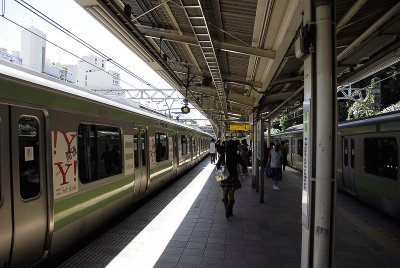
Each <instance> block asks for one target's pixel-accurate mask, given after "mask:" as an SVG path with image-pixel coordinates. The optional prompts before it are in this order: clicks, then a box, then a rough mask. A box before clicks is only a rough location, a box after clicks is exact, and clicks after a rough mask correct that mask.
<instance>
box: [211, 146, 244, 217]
mask: <svg viewBox="0 0 400 268" xmlns="http://www.w3.org/2000/svg"><path fill="white" fill-rule="evenodd" d="M236 151H237V144H236V142H235V141H233V140H230V141H228V142H227V143H226V153H225V158H226V159H225V168H226V169H228V172H229V176H228V177H227V178H226V179H224V180H221V182H220V187H221V194H222V202H223V203H224V206H225V217H226V218H229V217H231V216H233V205H234V204H235V191H236V190H237V189H239V188H241V187H242V185H241V183H240V181H239V178H238V176H239V175H238V171H237V165H238V163H239V164H241V165H242V166H243V167H244V162H243V159H242V157H240V155H238V154H237V153H236ZM222 162H223V161H222V157H220V159H218V162H217V169H219V168H220V167H221V165H222Z"/></svg>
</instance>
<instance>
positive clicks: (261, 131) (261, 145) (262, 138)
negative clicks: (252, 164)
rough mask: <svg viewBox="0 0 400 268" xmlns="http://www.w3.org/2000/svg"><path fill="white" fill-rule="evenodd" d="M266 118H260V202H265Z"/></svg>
mask: <svg viewBox="0 0 400 268" xmlns="http://www.w3.org/2000/svg"><path fill="white" fill-rule="evenodd" d="M264 129H265V128H264V120H263V119H260V203H264V168H265V152H264V147H265V146H264V131H265V130H264Z"/></svg>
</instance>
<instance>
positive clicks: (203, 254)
mask: <svg viewBox="0 0 400 268" xmlns="http://www.w3.org/2000/svg"><path fill="white" fill-rule="evenodd" d="M214 170H215V165H212V164H210V163H209V160H208V159H206V160H204V161H203V162H202V163H200V164H199V165H197V166H196V167H195V168H194V169H193V170H191V171H190V172H188V173H187V174H185V175H184V176H182V177H181V178H180V179H179V180H177V181H176V182H175V183H173V184H172V185H170V186H169V187H168V188H166V189H164V191H162V192H160V193H159V194H157V195H156V196H154V197H153V198H152V199H151V200H149V201H148V202H146V203H145V204H144V205H143V206H141V207H140V208H138V209H137V210H135V211H134V212H133V213H132V214H131V215H129V216H127V217H126V218H124V219H123V220H122V221H120V222H118V223H117V224H115V225H114V226H113V227H112V228H110V229H109V230H108V231H107V232H106V233H104V234H98V238H97V239H95V240H94V241H92V242H91V243H90V244H88V245H86V246H85V247H83V248H82V249H81V250H80V251H79V252H77V253H76V254H74V255H73V256H69V258H67V259H65V260H64V261H63V263H59V264H58V265H57V266H58V267H65V268H66V267H118V268H119V267H158V268H164V267H247V268H253V267H268V268H270V267H271V268H275V267H282V268H289V267H300V266H301V265H300V263H301V229H302V228H301V173H300V172H298V171H296V170H294V169H291V168H287V169H286V171H284V172H283V181H282V182H281V184H280V186H281V190H280V191H274V190H273V189H272V185H273V182H272V181H271V179H268V178H266V179H265V202H264V203H263V204H261V203H260V195H259V193H258V192H256V191H255V189H254V188H252V185H251V184H252V183H251V175H249V174H248V175H246V176H241V177H240V180H241V183H242V188H241V189H239V190H238V191H237V192H236V195H235V197H236V203H235V207H234V210H233V217H231V218H230V219H229V220H227V219H226V218H225V212H224V207H223V203H222V202H221V197H220V189H219V183H218V182H216V181H215V179H214V172H215V171H214ZM399 226H400V223H399V222H397V221H395V220H394V219H392V218H390V217H387V216H385V215H384V214H381V213H380V212H378V211H376V210H374V209H371V208H370V207H368V206H366V205H364V204H363V203H361V202H359V201H357V200H354V199H352V198H351V197H349V196H347V195H345V194H343V193H340V192H339V193H338V196H337V213H336V233H335V255H334V267H364V268H365V267H374V268H375V267H380V268H384V267H400V228H399Z"/></svg>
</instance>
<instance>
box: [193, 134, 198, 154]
mask: <svg viewBox="0 0 400 268" xmlns="http://www.w3.org/2000/svg"><path fill="white" fill-rule="evenodd" d="M193 154H194V155H197V146H196V138H193Z"/></svg>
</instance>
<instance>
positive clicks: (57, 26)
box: [14, 0, 157, 89]
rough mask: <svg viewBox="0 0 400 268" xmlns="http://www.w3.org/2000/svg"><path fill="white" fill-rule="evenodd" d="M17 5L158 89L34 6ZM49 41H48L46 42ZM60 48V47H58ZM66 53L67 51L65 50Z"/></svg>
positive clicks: (23, 2)
mask: <svg viewBox="0 0 400 268" xmlns="http://www.w3.org/2000/svg"><path fill="white" fill-rule="evenodd" d="M14 1H15V2H16V3H18V4H20V5H21V6H22V7H24V8H26V9H27V10H28V11H30V12H31V13H33V14H35V15H36V16H38V17H39V18H41V19H42V20H44V21H45V22H47V23H49V24H50V25H51V26H53V27H54V28H56V29H58V30H60V31H61V32H63V33H64V34H66V35H68V36H69V37H71V38H72V39H74V40H75V41H77V42H78V43H80V44H82V45H83V46H85V47H86V48H88V49H89V50H91V51H93V52H94V53H96V54H98V55H99V56H101V57H102V58H104V59H105V60H107V61H108V62H110V63H111V64H113V65H115V66H117V67H118V68H120V69H121V70H123V71H124V72H126V73H127V74H129V75H131V76H132V77H134V78H135V79H137V80H138V81H140V82H142V83H143V84H145V85H147V86H149V87H151V88H153V89H157V87H155V86H154V85H152V84H151V83H150V82H148V81H146V80H144V79H143V78H141V77H140V76H138V75H136V74H135V73H133V72H132V71H130V70H129V69H127V68H126V67H124V66H123V65H121V64H119V63H118V62H116V61H114V60H113V59H112V58H111V57H108V56H107V55H106V54H104V53H102V52H101V51H100V50H98V49H96V48H95V47H93V46H92V45H90V44H88V43H87V42H85V41H84V40H82V39H81V38H80V37H78V36H76V35H75V34H74V33H72V32H70V31H69V30H67V29H66V28H64V27H63V26H62V25H60V24H59V23H57V22H56V21H54V20H52V19H51V18H50V17H48V16H47V15H45V14H43V13H42V12H40V11H39V10H37V9H36V8H34V7H33V6H31V5H30V4H28V3H27V2H26V1H24V0H14ZM46 41H47V40H46ZM57 47H59V46H57ZM63 50H64V51H66V52H69V51H67V50H66V49H63Z"/></svg>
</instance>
